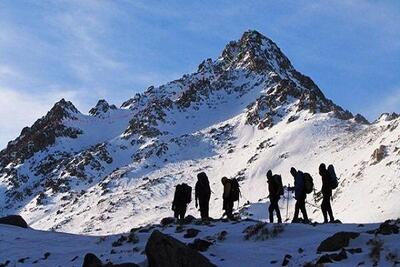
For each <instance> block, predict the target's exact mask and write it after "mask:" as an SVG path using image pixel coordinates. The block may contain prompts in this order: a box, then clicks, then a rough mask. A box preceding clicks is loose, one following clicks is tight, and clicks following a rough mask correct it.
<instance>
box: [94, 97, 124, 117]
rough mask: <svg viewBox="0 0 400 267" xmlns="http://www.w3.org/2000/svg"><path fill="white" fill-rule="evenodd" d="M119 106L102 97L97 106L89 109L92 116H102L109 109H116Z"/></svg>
mask: <svg viewBox="0 0 400 267" xmlns="http://www.w3.org/2000/svg"><path fill="white" fill-rule="evenodd" d="M115 109H117V107H116V106H115V105H109V104H108V102H107V101H106V100H104V99H100V100H99V101H98V102H97V104H96V106H95V107H94V108H92V109H90V110H89V114H90V115H92V116H96V117H99V116H102V115H103V114H105V113H107V112H108V111H109V110H115Z"/></svg>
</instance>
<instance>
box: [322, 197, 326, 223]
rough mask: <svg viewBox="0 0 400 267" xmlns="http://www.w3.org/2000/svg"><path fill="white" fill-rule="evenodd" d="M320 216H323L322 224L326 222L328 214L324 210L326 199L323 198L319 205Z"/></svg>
mask: <svg viewBox="0 0 400 267" xmlns="http://www.w3.org/2000/svg"><path fill="white" fill-rule="evenodd" d="M321 210H322V215H323V216H324V223H327V222H328V213H327V210H326V197H325V196H324V197H323V199H322V203H321Z"/></svg>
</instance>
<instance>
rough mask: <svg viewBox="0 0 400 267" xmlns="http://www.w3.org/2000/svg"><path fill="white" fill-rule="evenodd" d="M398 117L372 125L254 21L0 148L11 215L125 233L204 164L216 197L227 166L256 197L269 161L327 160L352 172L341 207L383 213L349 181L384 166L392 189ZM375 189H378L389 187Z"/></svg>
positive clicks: (148, 218) (2, 209)
mask: <svg viewBox="0 0 400 267" xmlns="http://www.w3.org/2000/svg"><path fill="white" fill-rule="evenodd" d="M399 123H400V119H399V116H398V115H397V114H391V115H389V114H387V115H383V116H382V117H381V118H380V119H378V120H377V121H376V122H374V123H372V124H370V123H369V122H368V121H367V120H366V119H365V118H364V117H363V116H362V115H360V114H357V115H355V116H354V115H353V114H352V113H351V112H349V111H347V110H344V109H343V108H341V107H340V106H338V105H336V104H334V103H333V102H332V101H331V100H329V99H327V98H326V97H325V96H324V94H323V93H322V91H321V90H320V89H319V88H318V86H317V85H316V84H315V83H314V82H313V81H312V80H311V78H309V77H307V76H305V75H303V74H301V73H300V72H298V71H297V70H295V68H294V67H293V66H292V64H291V62H290V61H289V59H288V58H287V57H286V56H285V55H284V54H283V53H282V51H281V50H280V49H279V47H278V46H277V45H276V44H275V43H274V42H273V41H272V40H270V39H268V38H267V37H265V36H263V35H262V34H260V33H259V32H257V31H247V32H245V33H244V34H243V35H242V37H241V38H240V40H238V41H232V42H230V43H229V44H227V45H226V47H225V49H224V50H223V51H222V53H221V55H220V56H219V57H218V58H217V59H215V60H212V59H207V60H204V61H203V62H202V63H201V64H200V65H199V67H198V70H197V72H195V73H192V74H187V75H183V76H182V78H180V79H178V80H175V81H172V82H169V83H167V84H165V85H161V86H159V87H153V86H151V87H149V88H148V89H147V90H145V91H144V92H143V93H139V94H136V95H135V96H134V97H133V98H131V99H129V100H127V101H125V102H124V103H123V104H122V105H121V107H120V108H117V107H116V106H115V105H110V104H108V103H107V101H105V100H99V102H98V103H97V105H96V106H95V107H94V108H92V109H91V110H90V111H89V115H85V114H82V113H81V112H79V111H78V110H77V109H76V107H75V106H74V105H73V104H72V103H71V102H69V101H66V100H64V99H62V100H61V101H59V102H57V103H56V104H55V105H54V107H53V108H52V109H51V110H50V111H49V112H48V113H47V114H46V115H45V116H44V117H42V118H41V119H39V120H38V121H36V122H35V123H34V124H33V125H32V126H31V127H25V128H24V129H23V130H22V132H21V135H20V136H19V137H18V138H16V139H15V140H13V141H11V142H10V143H9V144H8V146H7V148H6V149H4V150H2V151H1V152H0V195H2V196H3V197H2V198H0V215H1V214H7V213H11V212H17V213H21V214H23V215H24V217H25V218H27V219H28V220H29V222H30V224H31V225H34V226H35V227H38V228H41V229H54V230H62V231H69V232H87V233H105V232H107V233H114V232H116V231H119V230H121V229H125V228H127V227H132V224H136V225H141V224H145V223H149V222H153V221H154V220H158V219H159V218H160V217H162V216H164V215H166V214H168V213H169V207H170V204H169V202H170V199H171V194H172V193H173V190H174V185H175V184H176V183H178V182H182V181H185V182H189V183H193V182H194V179H195V174H196V172H198V171H201V170H203V171H206V172H207V173H209V174H210V175H211V180H212V183H213V187H214V188H215V189H214V190H215V192H216V195H215V198H218V194H219V193H220V190H221V189H220V188H219V187H220V186H219V183H218V181H219V179H220V177H221V176H223V175H227V176H235V177H237V178H240V180H241V182H242V187H243V191H244V194H245V195H246V193H247V194H248V195H249V196H248V198H249V199H248V200H250V201H251V202H256V201H257V200H258V199H261V198H263V197H265V196H266V194H267V193H266V192H265V190H266V187H265V172H266V170H267V169H268V168H272V169H273V170H274V171H275V170H276V171H279V172H282V173H284V181H285V182H290V181H291V178H290V176H288V175H287V170H288V169H289V167H290V166H292V165H298V166H300V167H301V168H310V169H312V170H313V171H314V179H315V180H319V179H318V178H319V177H318V176H317V175H316V168H317V167H316V166H317V165H318V164H319V163H320V162H322V161H324V160H326V161H329V162H333V163H335V164H337V165H338V169H339V170H341V174H342V176H344V177H343V180H342V182H341V186H340V187H339V189H338V190H337V200H335V201H337V203H338V205H340V207H341V209H342V208H343V210H341V211H340V212H339V214H342V216H343V217H344V218H348V219H349V220H353V219H354V220H356V219H357V218H359V220H361V221H375V218H376V217H377V216H378V214H379V215H380V214H382V212H381V211H379V212H378V211H377V212H372V213H371V214H372V215H371V216H369V215H368V214H367V212H366V213H365V214H357V213H354V212H352V211H353V208H352V207H349V204H350V203H352V202H353V201H354V199H352V197H356V195H352V196H348V194H346V192H347V190H350V188H351V187H354V186H356V185H355V184H364V183H365V186H369V185H368V184H371V183H370V182H367V181H370V179H372V178H373V177H375V176H376V175H377V173H380V174H379V175H381V174H383V175H384V177H386V178H382V179H381V182H382V185H381V187H383V188H382V190H383V191H382V194H383V192H386V193H387V192H389V191H390V190H392V191H390V192H393V188H396V186H400V185H399V181H398V179H397V180H396V179H393V177H396V175H397V173H398V171H400V169H399V168H400V161H399V160H398V159H396V157H397V156H398V155H400V152H399V149H400V147H398V146H397V145H396V142H397V141H399V140H400V135H399V134H398V133H399V131H400V128H399V127H398V124H399ZM381 146H383V148H382V147H381ZM376 149H378V150H379V151H382V152H379V151H378V152H379V153H380V154H382V157H379V159H380V160H378V161H377V159H376V158H375V157H374V156H373V155H375V154H377V153H378V152H377V153H375V150H376ZM379 153H378V154H379ZM285 171H286V173H285ZM310 172H311V171H310ZM397 177H398V176H397ZM386 179H387V180H386ZM318 183H319V182H318V181H316V184H317V185H318ZM372 185H374V184H372ZM374 186H375V185H374ZM376 186H377V185H376ZM368 188H369V187H368ZM364 189H365V188H364ZM353 191H357V190H354V188H353ZM378 191H379V190H378ZM360 194H362V191H360ZM371 194H373V195H374V194H376V197H374V199H376V200H379V197H380V194H381V192H380V191H379V192H378V193H371ZM390 195H392V193H391V194H390ZM392 197H393V198H395V199H397V198H399V196H398V194H397V195H396V194H395V193H393V195H392ZM312 201H313V202H314V203H315V204H318V203H319V201H320V199H318V196H317V195H316V196H315V197H314V198H313V200H312ZM386 201H387V202H386ZM215 202H216V203H213V204H212V205H213V207H212V213H214V215H215V214H218V212H219V209H220V207H219V203H218V200H215ZM390 203H392V202H391V201H389V200H385V201H383V202H382V204H381V207H382V210H383V214H385V216H387V217H388V218H389V217H390V216H389V215H390V214H392V213H396V212H397V213H398V212H400V210H399V208H392V207H391V206H390V205H391V204H390ZM367 204H368V203H367V202H366V203H358V205H361V206H362V205H367ZM356 208H357V209H359V208H360V206H357V207H354V209H356ZM192 211H193V212H194V208H192ZM368 212H369V211H368ZM316 216H317V215H316ZM357 216H358V217H357ZM316 218H318V217H316ZM380 220H381V218H380ZM128 225H129V226H128Z"/></svg>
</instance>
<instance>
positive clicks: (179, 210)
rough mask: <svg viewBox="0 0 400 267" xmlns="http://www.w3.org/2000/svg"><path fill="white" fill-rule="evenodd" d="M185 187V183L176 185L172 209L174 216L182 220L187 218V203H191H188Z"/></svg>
mask: <svg viewBox="0 0 400 267" xmlns="http://www.w3.org/2000/svg"><path fill="white" fill-rule="evenodd" d="M185 189H186V188H185V185H184V184H178V185H177V186H176V187H175V194H174V200H173V201H172V210H173V211H174V217H175V218H176V219H177V220H178V221H180V222H182V221H183V220H184V219H185V214H186V209H187V204H189V203H187V202H188V201H187V200H186V199H185V198H186V192H185ZM189 202H190V201H189Z"/></svg>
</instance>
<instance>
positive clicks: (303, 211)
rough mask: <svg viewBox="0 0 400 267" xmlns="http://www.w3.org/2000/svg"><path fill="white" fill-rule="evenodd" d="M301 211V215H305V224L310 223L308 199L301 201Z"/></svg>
mask: <svg viewBox="0 0 400 267" xmlns="http://www.w3.org/2000/svg"><path fill="white" fill-rule="evenodd" d="M300 210H301V213H302V214H303V220H304V222H306V223H308V216H307V210H306V199H302V200H301V205H300Z"/></svg>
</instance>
